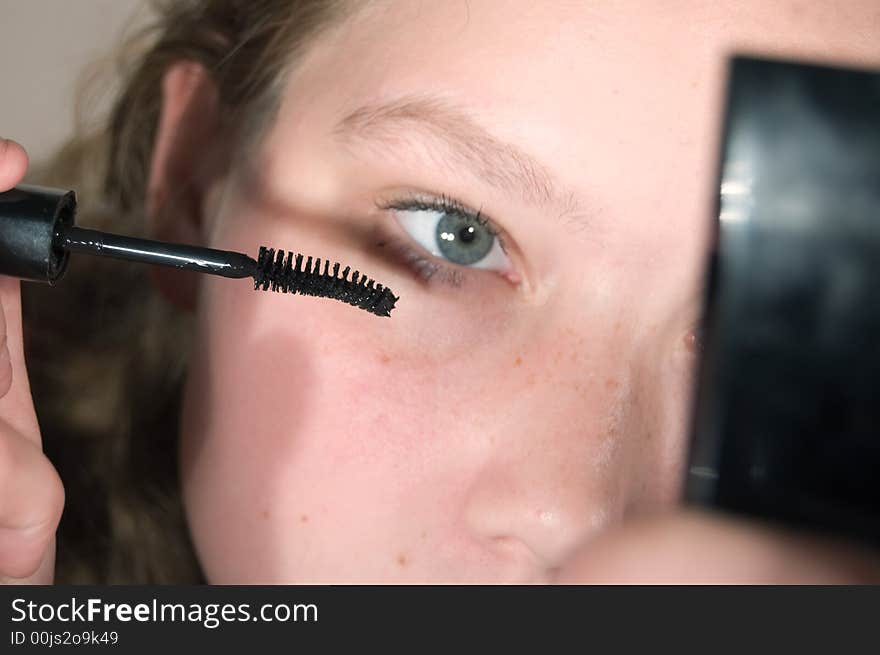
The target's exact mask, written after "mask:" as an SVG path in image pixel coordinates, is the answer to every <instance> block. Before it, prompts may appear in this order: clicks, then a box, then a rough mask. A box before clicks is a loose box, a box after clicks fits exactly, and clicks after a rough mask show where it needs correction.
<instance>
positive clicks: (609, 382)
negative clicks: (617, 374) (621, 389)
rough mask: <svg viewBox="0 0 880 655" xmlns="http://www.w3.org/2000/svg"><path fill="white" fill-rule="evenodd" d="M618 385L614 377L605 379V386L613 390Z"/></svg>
mask: <svg viewBox="0 0 880 655" xmlns="http://www.w3.org/2000/svg"><path fill="white" fill-rule="evenodd" d="M617 387H618V383H617V380H615V379H614V378H608V379H607V380H605V388H606V389H608V390H611V389H616V388H617Z"/></svg>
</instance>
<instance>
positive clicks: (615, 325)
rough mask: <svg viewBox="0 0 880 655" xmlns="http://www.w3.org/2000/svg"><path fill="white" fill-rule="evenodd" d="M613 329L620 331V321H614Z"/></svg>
mask: <svg viewBox="0 0 880 655" xmlns="http://www.w3.org/2000/svg"><path fill="white" fill-rule="evenodd" d="M614 331H615V332H620V321H615V323H614Z"/></svg>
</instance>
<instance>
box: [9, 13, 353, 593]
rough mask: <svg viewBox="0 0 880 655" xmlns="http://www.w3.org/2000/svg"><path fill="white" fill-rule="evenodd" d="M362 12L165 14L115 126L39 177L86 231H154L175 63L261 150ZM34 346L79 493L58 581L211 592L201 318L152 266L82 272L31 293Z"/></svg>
mask: <svg viewBox="0 0 880 655" xmlns="http://www.w3.org/2000/svg"><path fill="white" fill-rule="evenodd" d="M352 6H353V5H352V4H351V3H343V2H341V1H338V0H165V1H163V2H158V3H155V5H154V12H153V13H154V15H155V20H154V21H153V22H152V24H151V25H150V26H149V27H148V28H146V29H144V30H142V31H141V32H139V33H138V34H136V35H135V36H134V37H132V38H131V39H130V40H129V41H128V43H127V45H126V46H125V47H124V48H123V49H122V50H121V54H120V57H119V61H118V69H119V71H120V73H119V74H120V75H121V93H120V94H119V96H118V98H117V100H116V102H115V103H114V105H113V108H112V111H111V113H110V118H109V121H108V122H107V124H106V125H104V126H102V127H100V128H99V129H96V130H93V131H92V132H91V133H88V134H82V135H79V136H78V137H77V138H76V139H74V140H73V141H71V142H70V143H69V144H68V145H67V146H66V147H65V148H64V149H63V150H62V151H61V152H60V153H59V154H58V156H57V157H56V158H55V159H54V160H53V161H52V162H50V164H49V165H48V166H46V167H45V168H44V169H42V170H40V171H37V172H36V174H35V176H34V177H35V179H36V181H39V182H40V183H42V184H49V185H53V186H61V187H65V188H72V189H75V190H76V191H77V195H78V198H79V203H80V205H79V211H78V214H77V222H78V223H79V224H83V225H89V226H92V227H97V228H100V229H105V230H109V231H116V232H122V233H126V234H133V235H138V234H143V233H145V232H146V228H145V220H144V202H145V194H146V184H147V181H148V172H149V164H150V160H151V156H152V148H153V141H154V138H155V134H156V127H157V122H158V118H159V112H160V108H161V104H160V103H161V96H162V94H161V89H162V87H161V85H162V78H163V75H164V73H165V71H166V70H167V69H168V67H169V66H170V65H172V64H174V63H175V62H179V61H190V62H196V63H198V64H201V65H202V66H204V68H205V69H206V70H207V71H208V72H209V73H210V75H211V77H212V80H213V81H214V83H215V85H216V87H217V91H218V96H219V103H220V107H221V114H222V119H224V120H225V121H226V122H227V123H228V125H230V126H239V129H238V132H237V138H238V139H239V141H240V142H241V143H248V142H251V143H252V142H253V141H254V140H255V139H257V138H258V135H259V133H260V131H261V130H263V129H264V127H265V126H266V125H267V124H268V123H269V122H270V121H271V119H272V117H273V115H274V112H275V110H276V108H277V104H278V101H279V95H280V87H281V84H282V83H283V80H284V78H285V75H284V73H285V71H286V69H287V67H288V64H289V63H290V62H291V61H294V60H295V58H296V56H297V54H298V53H300V52H301V51H302V49H303V48H306V47H307V46H308V44H309V42H310V41H311V40H312V39H313V37H315V36H316V35H318V34H320V33H321V31H322V30H323V29H325V28H326V27H328V26H329V25H331V24H333V23H336V22H339V21H340V20H341V18H342V16H343V14H344V13H346V10H347V9H350V8H351V7H352ZM22 302H23V311H24V323H25V348H26V356H27V362H28V372H29V376H30V380H31V389H32V392H33V395H34V403H35V406H36V411H37V416H38V418H39V421H40V426H41V430H42V434H43V444H44V449H45V451H46V453H47V455H48V456H49V458H50V459H51V460H52V461H53V463H54V464H55V466H56V467H57V468H58V471H59V473H60V475H61V478H62V480H63V482H64V485H65V489H66V495H67V504H66V507H65V511H64V515H63V517H62V519H61V524H60V526H59V531H58V546H57V558H56V580H57V582H59V583H72V584H79V583H105V584H125V583H157V584H165V583H197V582H201V581H203V580H202V575H201V572H200V568H199V566H198V561H197V559H196V557H195V554H194V552H193V549H192V545H191V543H190V540H189V537H188V531H187V528H186V521H185V517H184V513H183V508H182V504H181V499H180V489H179V481H178V474H177V430H178V410H179V403H180V399H181V392H182V384H183V380H184V376H185V372H186V363H187V353H188V350H189V348H188V335H189V333H190V331H191V326H190V319H189V317H188V316H187V315H185V314H184V313H182V312H180V311H178V310H177V309H175V308H174V307H172V306H171V305H170V304H168V303H166V302H165V301H164V300H163V299H162V298H161V297H160V296H159V295H158V293H157V292H155V291H154V289H153V286H152V285H151V284H150V283H149V280H148V271H147V270H146V267H143V266H138V265H126V264H122V263H120V262H110V261H107V260H102V259H100V258H90V257H79V258H76V257H74V258H72V261H71V264H70V267H69V270H68V272H67V275H66V276H65V278H64V279H63V280H62V281H61V282H60V283H59V286H58V288H55V289H53V288H48V287H44V286H40V285H23V289H22Z"/></svg>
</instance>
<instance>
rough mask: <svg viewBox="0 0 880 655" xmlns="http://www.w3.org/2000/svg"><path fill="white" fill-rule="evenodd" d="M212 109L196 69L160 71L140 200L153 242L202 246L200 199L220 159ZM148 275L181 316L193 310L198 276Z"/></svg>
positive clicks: (211, 89) (178, 66)
mask: <svg viewBox="0 0 880 655" xmlns="http://www.w3.org/2000/svg"><path fill="white" fill-rule="evenodd" d="M218 104H219V102H218V96H217V90H216V87H215V85H214V83H213V81H212V80H211V78H210V76H209V75H208V73H207V71H206V70H205V68H204V67H203V66H202V65H201V64H198V63H195V62H191V61H179V62H176V63H174V64H172V65H171V66H170V67H169V68H168V69H167V70H166V71H165V75H164V77H163V80H162V101H161V105H160V114H159V120H158V125H157V127H156V140H155V143H154V145H153V157H152V160H151V162H150V177H149V182H148V185H147V197H146V199H145V200H146V214H147V227H148V231H149V233H150V235H151V236H152V237H153V238H156V239H159V240H161V241H172V242H176V243H185V244H191V245H202V244H203V243H204V234H205V232H206V230H205V227H206V226H205V221H204V215H203V212H204V205H205V195H206V193H207V192H208V189H209V188H210V185H211V184H212V182H213V181H215V179H216V177H217V175H218V169H217V167H216V162H218V161H220V160H221V159H222V158H221V157H218V156H217V151H216V144H217V143H218V138H217V136H218V123H219V116H218V114H219V108H218ZM151 274H152V276H153V280H154V282H155V284H156V286H157V287H158V289H159V290H160V292H161V293H162V294H163V295H164V296H165V297H166V298H167V299H168V300H169V301H170V302H172V303H173V304H175V305H177V306H178V307H181V308H183V309H186V310H191V309H192V308H193V307H194V306H195V302H196V295H197V292H198V284H199V279H198V278H199V274H198V273H192V272H188V271H180V270H176V269H170V268H165V267H161V266H155V267H151Z"/></svg>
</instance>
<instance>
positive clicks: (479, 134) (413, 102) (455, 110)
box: [333, 96, 578, 214]
mask: <svg viewBox="0 0 880 655" xmlns="http://www.w3.org/2000/svg"><path fill="white" fill-rule="evenodd" d="M333 131H334V134H335V135H336V136H337V137H338V138H340V139H342V140H352V139H361V140H367V141H374V142H377V143H380V144H382V143H384V142H390V141H400V140H401V139H406V137H407V135H408V134H412V133H416V134H422V135H424V136H426V137H428V138H430V139H432V140H436V141H439V142H441V143H442V144H444V146H445V147H446V148H447V149H448V152H449V155H451V157H452V162H453V163H454V164H456V165H458V166H466V167H467V168H469V169H470V170H471V171H472V172H473V173H474V174H475V175H476V176H477V177H478V178H480V179H482V180H484V181H485V182H486V183H488V184H489V185H491V186H493V187H495V188H496V189H498V190H500V191H502V192H504V193H519V194H521V195H522V198H523V200H524V201H525V202H526V203H528V204H532V205H539V206H542V207H549V206H554V207H557V208H560V209H561V212H562V213H563V214H569V213H575V212H576V211H577V207H578V203H577V202H576V200H575V198H576V196H575V194H574V193H571V192H565V193H560V189H559V185H558V183H557V182H556V181H555V180H554V178H553V176H552V174H551V173H550V171H549V170H548V169H547V167H545V166H544V165H543V164H541V163H540V162H538V161H537V160H536V159H535V158H534V157H532V156H531V155H529V154H527V153H525V152H523V151H522V150H521V149H520V148H518V147H517V146H515V145H513V144H512V143H508V142H506V141H502V140H501V139H499V138H497V137H496V136H494V135H492V134H491V133H490V132H489V131H488V130H486V129H485V128H484V127H482V126H481V125H480V124H479V123H477V121H476V120H474V119H473V118H472V117H471V116H470V115H469V114H468V113H467V112H466V111H464V110H463V109H462V108H459V107H456V106H454V105H452V104H450V103H448V102H447V101H445V100H444V99H442V98H437V97H434V96H404V97H401V98H397V99H394V100H391V101H387V102H382V103H378V104H368V105H363V106H361V107H359V108H357V109H355V110H354V111H352V112H350V113H348V114H346V115H345V116H344V117H343V118H342V119H341V120H340V121H339V122H338V123H337V124H336V127H335V128H334V130H333Z"/></svg>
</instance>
